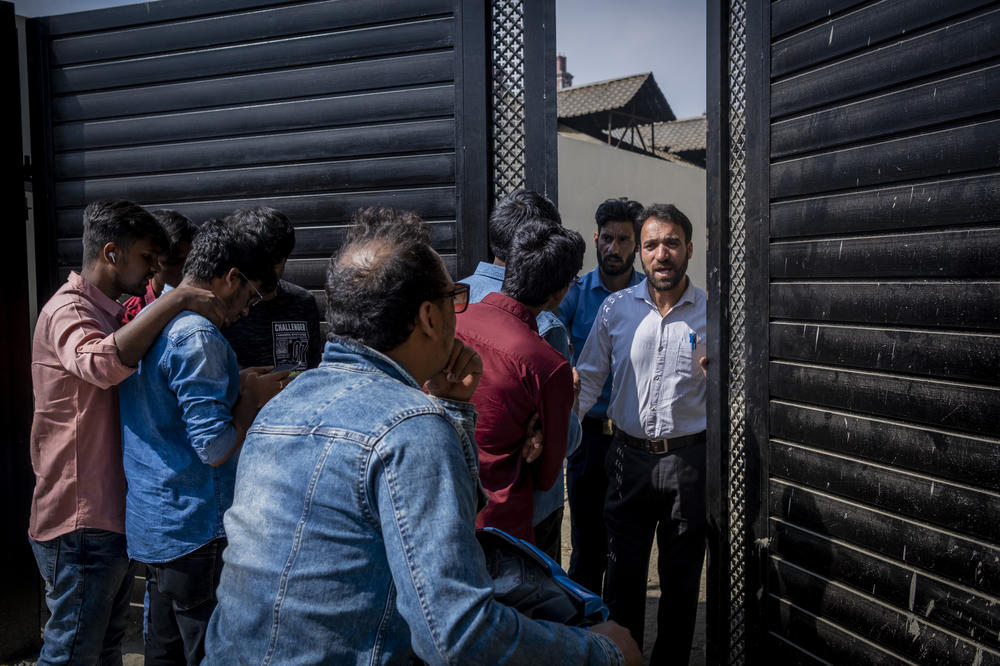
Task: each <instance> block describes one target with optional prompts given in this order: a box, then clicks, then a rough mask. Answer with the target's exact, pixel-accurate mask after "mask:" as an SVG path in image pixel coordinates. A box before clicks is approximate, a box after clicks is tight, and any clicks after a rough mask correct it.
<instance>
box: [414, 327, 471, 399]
mask: <svg viewBox="0 0 1000 666" xmlns="http://www.w3.org/2000/svg"><path fill="white" fill-rule="evenodd" d="M482 376H483V359H481V358H479V354H477V353H476V350H475V349H473V348H472V347H467V346H466V345H465V344H463V343H462V341H461V340H459V339H458V338H455V340H454V342H452V345H451V357H450V358H449V359H448V363H447V364H446V365H445V366H444V368H442V369H441V371H440V372H439V373H437V374H436V375H434V376H433V377H431V378H430V379H428V380H427V383H425V384H424V387H425V388H426V389H427V392H428V393H430V394H431V395H433V396H436V397H438V398H447V399H448V400H461V401H463V402H468V401H469V399H470V398H472V394H473V393H475V392H476V387H477V386H479V378H480V377H482Z"/></svg>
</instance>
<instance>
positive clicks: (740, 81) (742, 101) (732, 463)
mask: <svg viewBox="0 0 1000 666" xmlns="http://www.w3.org/2000/svg"><path fill="white" fill-rule="evenodd" d="M746 19H747V9H746V0H731V2H730V5H729V66H728V70H729V100H730V101H729V303H728V308H729V329H730V330H729V341H730V342H729V344H730V348H729V354H728V356H729V359H730V360H729V456H728V461H727V462H728V491H729V492H728V494H727V496H728V498H729V506H728V511H729V591H730V592H729V663H730V664H742V663H744V661H745V658H744V649H745V637H744V608H745V590H744V581H745V579H746V557H745V548H744V546H745V544H744V534H745V523H746V496H745V493H744V482H745V477H746V459H747V456H746V407H747V391H746V358H747V339H746V305H747V300H746V299H747V294H746V265H745V259H746V247H747V225H746V194H747V192H746V186H747V185H746V168H747V167H746V162H747V156H746V142H747V128H746V99H747V86H746V70H747V67H746V65H747V53H746V51H747V43H746V42H747V40H746V36H747V35H746V22H747V21H746Z"/></svg>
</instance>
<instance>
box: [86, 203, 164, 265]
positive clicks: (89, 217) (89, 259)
mask: <svg viewBox="0 0 1000 666" xmlns="http://www.w3.org/2000/svg"><path fill="white" fill-rule="evenodd" d="M143 238H150V239H152V241H153V242H154V243H155V244H156V245H157V246H159V247H160V249H163V248H166V247H167V245H168V244H169V241H168V240H167V234H166V233H164V231H163V227H161V226H160V223H159V222H157V221H156V218H155V217H153V216H152V215H150V214H149V211H147V210H146V209H145V208H143V207H141V206H139V205H138V204H134V203H132V202H131V201H125V200H124V199H101V200H100V201H92V202H90V203H89V204H87V207H86V208H85V209H84V210H83V265H84V266H90V265H92V264H93V263H94V262H95V261H97V257H98V256H99V255H100V253H101V248H103V247H104V246H105V245H107V244H108V243H114V244H115V245H117V246H118V247H120V248H121V249H122V250H125V249H128V247H130V246H131V245H132V243H134V242H135V241H137V240H140V239H143Z"/></svg>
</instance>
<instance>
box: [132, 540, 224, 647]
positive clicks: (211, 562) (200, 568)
mask: <svg viewBox="0 0 1000 666" xmlns="http://www.w3.org/2000/svg"><path fill="white" fill-rule="evenodd" d="M225 547H226V540H225V539H216V540H215V541H210V542H209V543H207V544H205V545H204V546H202V547H201V548H199V549H198V550H196V551H194V552H192V553H188V554H187V555H184V556H183V557H179V558H177V559H176V560H172V561H170V562H165V563H161V564H147V565H146V593H147V595H148V597H149V599H148V601H149V604H148V607H147V609H146V634H145V658H146V661H145V663H146V666H161V665H162V666H168V665H175V664H188V665H189V666H196V665H197V664H200V663H201V660H202V658H204V656H205V631H206V630H207V629H208V620H209V618H210V617H212V611H213V610H215V606H216V603H217V600H216V597H215V590H216V588H217V587H218V586H219V575H220V574H221V573H222V551H223V550H224V549H225Z"/></svg>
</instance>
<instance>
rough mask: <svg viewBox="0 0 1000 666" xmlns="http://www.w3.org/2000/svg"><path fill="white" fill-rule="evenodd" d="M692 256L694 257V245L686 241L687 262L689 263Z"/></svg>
mask: <svg viewBox="0 0 1000 666" xmlns="http://www.w3.org/2000/svg"><path fill="white" fill-rule="evenodd" d="M693 256H694V243H692V242H690V241H688V256H687V258H688V261H690V260H691V257H693Z"/></svg>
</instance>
